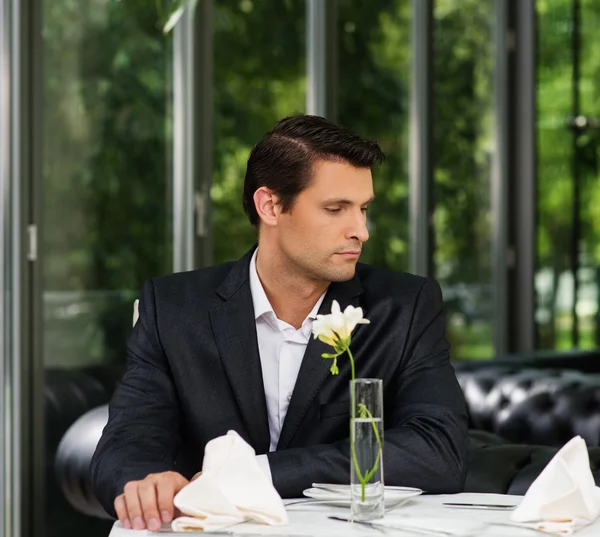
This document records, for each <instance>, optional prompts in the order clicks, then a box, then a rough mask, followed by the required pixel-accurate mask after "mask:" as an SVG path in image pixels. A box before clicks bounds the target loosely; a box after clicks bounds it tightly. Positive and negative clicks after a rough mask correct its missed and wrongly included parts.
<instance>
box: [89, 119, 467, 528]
mask: <svg viewBox="0 0 600 537" xmlns="http://www.w3.org/2000/svg"><path fill="white" fill-rule="evenodd" d="M382 159H383V154H382V152H381V149H380V148H379V146H378V145H377V144H376V143H375V142H371V141H365V140H362V139H361V138H359V137H358V136H356V135H355V134H353V133H351V132H348V131H346V130H343V129H341V128H339V127H338V126H336V125H334V124H333V123H331V122H329V121H327V120H325V119H323V118H320V117H316V116H298V117H291V118H286V119H284V120H282V121H280V122H279V123H278V124H277V125H276V126H275V128H274V129H273V130H272V131H271V132H270V133H268V134H267V135H266V136H265V137H264V138H263V139H262V140H261V141H260V142H259V143H258V144H257V145H256V147H255V148H254V149H253V150H252V152H251V154H250V157H249V160H248V167H247V172H246V178H245V184H244V208H245V210H246V213H247V214H248V217H249V219H250V221H251V223H252V224H254V225H255V226H256V227H257V230H258V249H254V248H253V249H252V250H251V251H250V252H248V253H247V254H246V255H245V256H244V257H243V258H242V259H241V260H240V261H238V262H236V263H226V264H223V265H217V266H215V267H210V268H206V269H202V270H196V271H191V272H186V273H180V274H173V275H170V276H166V277H161V278H155V279H152V280H149V281H148V282H146V284H145V286H144V289H143V292H142V295H141V300H140V316H139V320H138V322H137V324H136V326H135V328H134V330H133V332H132V335H131V337H130V340H129V344H128V360H127V368H126V371H125V374H124V377H123V379H122V381H121V382H120V383H119V385H118V387H117V389H116V391H115V394H114V396H113V399H112V401H111V404H110V417H109V421H108V424H107V426H106V428H105V429H104V433H103V436H102V438H101V440H100V442H99V444H98V448H97V450H96V453H95V455H94V458H93V461H92V465H91V471H92V477H93V481H94V484H95V490H96V493H97V495H98V498H99V499H100V501H101V502H102V503H103V505H104V506H105V508H106V509H107V511H108V512H109V513H116V515H117V516H118V518H119V519H120V520H121V522H122V523H123V524H124V526H125V527H128V528H130V527H134V528H136V529H143V528H145V527H147V528H149V529H156V528H158V526H159V525H160V522H161V521H163V522H169V521H171V519H172V518H173V516H176V514H177V513H175V512H174V508H173V497H174V496H175V494H176V493H177V492H178V491H179V490H180V489H181V488H182V487H183V486H184V485H185V484H186V483H188V479H190V478H191V477H192V476H193V475H194V474H196V473H197V472H198V471H199V470H200V469H201V465H202V459H203V453H204V447H205V445H206V443H207V442H208V441H209V440H211V439H212V438H215V437H217V436H220V435H223V434H225V433H226V432H227V431H228V430H229V429H234V430H236V431H237V432H238V433H239V434H240V435H241V436H242V437H243V438H244V439H245V440H246V441H247V442H249V443H250V444H251V445H252V446H253V447H254V449H255V450H256V453H257V456H258V460H259V463H260V464H261V466H262V468H263V469H264V471H265V472H266V473H267V475H269V476H270V477H271V479H272V481H273V484H274V486H275V488H276V489H277V490H278V492H279V493H280V494H281V496H282V497H298V496H301V494H302V491H303V489H305V488H307V487H310V486H311V483H313V482H315V481H318V482H328V483H348V482H349V475H350V463H349V442H348V431H349V426H348V420H349V379H350V370H349V363H348V360H347V359H344V357H341V358H340V359H339V360H338V365H339V370H340V371H339V374H338V375H336V376H333V375H331V374H330V372H329V368H330V365H331V363H330V361H328V360H325V359H323V358H321V353H322V352H327V351H330V350H331V349H329V348H328V347H327V346H326V345H325V344H323V343H322V342H320V341H319V340H315V339H314V338H311V327H312V321H313V319H314V318H315V316H316V314H317V312H321V313H329V312H330V311H331V304H332V301H333V300H337V301H338V302H339V303H340V305H341V307H342V309H344V308H345V307H346V306H347V305H350V304H352V305H354V306H356V307H358V306H360V307H362V308H363V311H364V314H365V317H366V318H367V319H369V320H370V321H371V324H369V325H365V326H360V327H358V328H357V329H356V331H355V333H354V334H353V340H352V351H353V355H354V356H355V359H356V376H357V378H358V377H377V378H381V379H383V383H384V407H385V416H384V423H385V447H384V468H385V480H386V483H387V484H389V485H406V486H415V487H420V488H422V489H424V490H426V491H427V492H430V493H452V492H459V491H461V489H462V487H463V485H464V480H465V474H466V464H467V458H468V451H469V450H468V437H467V417H466V409H465V403H464V398H463V395H462V392H461V390H460V388H459V386H458V383H457V381H456V377H455V375H454V371H453V368H452V366H451V365H450V363H449V360H448V344H447V343H446V340H445V338H444V320H443V312H442V299H441V293H440V289H439V286H438V285H437V284H436V283H434V282H433V281H432V280H428V279H425V278H421V277H417V276H412V275H409V274H401V273H394V272H389V271H385V270H381V269H377V268H374V267H371V266H368V265H357V261H358V257H359V255H360V252H361V248H362V245H363V243H364V242H365V241H366V240H367V239H368V237H369V233H368V231H367V225H366V212H367V208H368V206H369V204H370V203H371V201H372V199H373V182H372V177H371V168H372V167H373V166H375V165H376V164H378V163H379V162H380V161H381V160H382Z"/></svg>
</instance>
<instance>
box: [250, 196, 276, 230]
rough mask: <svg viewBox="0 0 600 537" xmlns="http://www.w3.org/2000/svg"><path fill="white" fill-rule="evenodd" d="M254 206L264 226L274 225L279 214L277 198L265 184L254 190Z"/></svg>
mask: <svg viewBox="0 0 600 537" xmlns="http://www.w3.org/2000/svg"><path fill="white" fill-rule="evenodd" d="M253 198H254V206H255V207H256V212H257V213H258V216H259V218H260V219H261V220H262V223H263V224H265V225H266V226H276V225H277V217H278V216H279V213H280V209H279V198H278V197H277V196H276V195H275V194H274V193H273V192H272V191H271V190H269V189H268V188H267V187H266V186H261V187H260V188H259V189H257V190H256V192H254V196H253Z"/></svg>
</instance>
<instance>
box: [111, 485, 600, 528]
mask: <svg viewBox="0 0 600 537" xmlns="http://www.w3.org/2000/svg"><path fill="white" fill-rule="evenodd" d="M521 498H522V497H521V496H507V495H502V494H474V493H462V494H443V495H437V496H434V495H431V496H419V497H417V498H414V499H411V500H410V501H409V502H408V503H406V504H404V505H403V506H402V507H399V508H398V509H396V510H394V511H393V512H392V513H393V514H398V515H400V514H401V515H403V516H406V517H411V516H414V517H429V518H439V519H448V518H458V519H461V520H465V519H468V520H471V521H481V522H484V523H490V524H489V525H486V527H485V529H484V530H483V531H482V532H478V534H477V537H479V536H481V537H509V536H515V537H519V536H524V537H526V536H529V537H534V536H535V535H540V536H541V535H543V534H542V533H539V532H534V531H532V530H529V529H524V528H518V527H507V526H503V525H497V526H496V525H493V524H492V523H493V522H501V523H509V524H513V523H512V522H511V521H510V513H511V511H490V510H480V509H468V510H466V509H450V508H448V507H444V506H443V505H442V503H444V502H465V503H493V504H503V505H513V504H514V505H516V504H518V503H519V502H520V501H521ZM288 512H289V514H290V524H289V525H288V526H279V527H271V526H259V525H253V524H240V525H238V526H234V527H231V528H228V531H233V532H235V533H239V534H246V535H265V536H270V537H275V536H278V537H285V536H289V537H312V536H322V537H352V536H367V535H372V536H374V535H376V534H377V533H379V534H380V535H382V536H384V535H390V536H391V535H406V536H417V535H418V534H417V533H412V532H410V531H407V530H398V529H391V528H385V530H384V532H380V531H379V530H377V529H375V528H372V527H368V526H364V525H359V524H350V523H347V522H340V521H336V520H330V519H328V518H327V517H328V516H330V515H338V516H345V515H348V514H349V509H347V508H341V507H337V508H336V507H329V506H323V505H306V506H301V505H294V506H290V507H289V508H288ZM407 523H409V520H408V519H407ZM445 526H446V527H445ZM439 529H440V530H446V529H450V528H449V527H448V525H447V520H442V521H441V524H440V528H439ZM142 535H143V536H145V535H165V536H166V535H169V534H168V533H165V534H156V533H152V532H147V531H134V530H126V529H123V528H122V527H121V525H120V524H119V522H116V523H115V525H114V526H113V528H112V531H111V532H110V537H133V536H136V537H141V536H142ZM171 535H173V534H171ZM176 535H181V534H176ZM575 536H576V537H592V536H593V537H599V536H600V519H598V520H596V522H595V523H594V524H592V525H590V526H588V527H586V528H584V529H582V530H581V531H578V532H577V533H576V534H575Z"/></svg>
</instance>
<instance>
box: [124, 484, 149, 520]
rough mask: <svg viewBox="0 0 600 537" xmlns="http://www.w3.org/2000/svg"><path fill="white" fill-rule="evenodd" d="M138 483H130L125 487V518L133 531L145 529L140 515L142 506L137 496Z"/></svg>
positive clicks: (141, 514)
mask: <svg viewBox="0 0 600 537" xmlns="http://www.w3.org/2000/svg"><path fill="white" fill-rule="evenodd" d="M138 484H139V481H130V482H129V483H127V484H126V485H125V488H124V496H125V507H126V508H127V518H128V519H129V521H130V522H131V525H132V526H133V529H134V530H143V529H145V527H146V523H145V521H144V517H143V513H142V504H141V503H140V498H139V496H138Z"/></svg>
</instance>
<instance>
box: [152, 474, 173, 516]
mask: <svg viewBox="0 0 600 537" xmlns="http://www.w3.org/2000/svg"><path fill="white" fill-rule="evenodd" d="M177 492H178V491H177V490H176V483H175V482H174V480H172V479H171V480H165V482H164V483H163V484H162V486H159V487H157V488H156V496H157V503H158V510H159V512H160V518H161V520H162V521H163V522H171V520H173V511H174V506H173V498H174V497H175V494H177Z"/></svg>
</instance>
